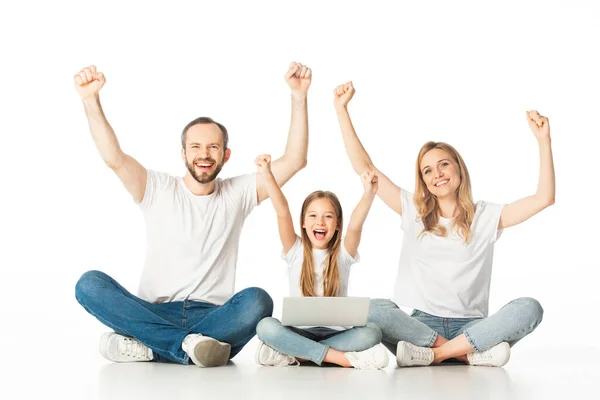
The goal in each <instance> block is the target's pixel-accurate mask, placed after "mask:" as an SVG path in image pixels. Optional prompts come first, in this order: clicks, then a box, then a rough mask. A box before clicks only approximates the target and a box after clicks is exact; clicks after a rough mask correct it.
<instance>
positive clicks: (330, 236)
mask: <svg viewBox="0 0 600 400" xmlns="http://www.w3.org/2000/svg"><path fill="white" fill-rule="evenodd" d="M256 164H257V167H258V173H259V175H260V176H261V177H262V179H263V180H264V183H265V185H266V187H267V190H268V192H269V196H270V197H271V201H272V203H273V207H274V208H275V211H276V213H277V222H278V226H279V236H280V238H281V243H282V245H283V254H284V256H283V258H284V259H285V261H286V262H287V263H288V276H289V285H290V296H346V295H347V292H348V278H349V275H350V267H351V266H352V264H354V263H355V262H357V261H358V252H357V250H358V245H359V243H360V237H361V233H362V227H363V224H364V222H365V219H366V218H367V214H368V213H369V209H370V208H371V204H372V203H373V199H374V197H375V193H376V192H377V179H376V178H375V175H374V174H372V173H371V174H369V173H366V174H364V175H363V176H362V182H363V186H364V189H365V192H364V195H363V197H362V199H361V200H360V202H359V203H358V205H357V206H356V208H355V209H354V212H353V213H352V216H351V218H350V223H349V225H348V233H347V234H346V237H345V238H344V240H342V226H343V216H342V206H341V205H340V202H339V200H338V198H337V197H336V195H335V194H333V193H331V192H324V191H316V192H313V193H311V194H310V195H309V196H308V197H307V198H306V199H305V200H304V203H303V205H302V212H301V216H300V225H301V236H297V235H296V232H295V231H294V224H293V222H292V217H291V214H290V210H289V207H288V203H287V200H286V198H285V196H284V195H283V193H282V192H281V189H280V188H279V185H278V184H277V182H276V181H275V179H274V177H273V174H272V173H271V165H270V164H271V159H270V157H269V156H267V155H264V156H259V157H258V158H257V159H256ZM256 334H257V335H258V338H259V339H260V340H261V342H260V344H259V346H258V348H257V350H256V362H257V363H258V364H261V365H265V366H288V365H297V364H298V363H299V361H303V360H310V361H312V362H314V363H315V364H317V365H321V363H322V362H328V363H333V364H337V365H340V366H342V367H354V368H358V369H379V368H383V367H385V366H387V364H388V355H387V351H386V349H385V348H384V347H383V346H381V345H379V346H377V345H378V344H379V343H380V342H381V329H379V327H378V326H377V325H375V324H374V323H371V322H369V323H367V325H366V326H364V327H354V328H350V329H347V330H346V329H344V328H342V327H339V328H337V329H334V328H331V327H312V328H305V329H300V328H295V327H286V326H283V325H282V324H281V322H279V320H277V319H275V318H272V317H267V318H264V319H262V320H261V321H260V322H259V323H258V326H257V327H256Z"/></svg>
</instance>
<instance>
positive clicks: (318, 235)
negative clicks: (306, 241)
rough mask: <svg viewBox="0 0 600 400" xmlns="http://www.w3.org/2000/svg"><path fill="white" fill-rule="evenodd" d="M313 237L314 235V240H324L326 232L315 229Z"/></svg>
mask: <svg viewBox="0 0 600 400" xmlns="http://www.w3.org/2000/svg"><path fill="white" fill-rule="evenodd" d="M313 235H315V239H317V240H323V239H325V236H326V235H327V231H326V230H325V229H315V230H314V231H313Z"/></svg>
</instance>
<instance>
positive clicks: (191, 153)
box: [182, 124, 230, 184]
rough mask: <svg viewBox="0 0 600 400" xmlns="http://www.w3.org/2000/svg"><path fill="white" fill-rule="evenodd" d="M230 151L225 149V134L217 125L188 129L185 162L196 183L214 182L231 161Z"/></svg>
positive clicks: (184, 153) (200, 125)
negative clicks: (224, 166)
mask: <svg viewBox="0 0 600 400" xmlns="http://www.w3.org/2000/svg"><path fill="white" fill-rule="evenodd" d="M229 155H230V151H229V149H224V148H223V133H222V132H221V129H219V127H218V126H217V125H215V124H198V125H194V126H192V127H191V128H189V129H188V131H187V134H186V140H185V148H184V149H183V150H182V156H183V161H184V162H185V165H186V166H187V169H188V171H190V174H191V175H192V176H193V177H194V179H195V180H196V181H198V182H199V183H202V184H206V183H210V182H212V181H213V180H214V179H215V178H216V177H217V175H219V172H221V169H222V168H223V165H224V164H225V163H226V162H227V161H228V160H229Z"/></svg>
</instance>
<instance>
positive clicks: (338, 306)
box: [281, 297, 370, 326]
mask: <svg viewBox="0 0 600 400" xmlns="http://www.w3.org/2000/svg"><path fill="white" fill-rule="evenodd" d="M369 301H370V299H369V298H368V297H284V298H283V313H282V317H281V324H282V325H284V326H364V325H366V324H367V316H368V314H369Z"/></svg>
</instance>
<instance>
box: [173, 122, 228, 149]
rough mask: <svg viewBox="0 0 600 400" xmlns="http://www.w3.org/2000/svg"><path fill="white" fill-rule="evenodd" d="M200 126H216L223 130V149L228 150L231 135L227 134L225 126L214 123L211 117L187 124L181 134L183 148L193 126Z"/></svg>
mask: <svg viewBox="0 0 600 400" xmlns="http://www.w3.org/2000/svg"><path fill="white" fill-rule="evenodd" d="M200 124H215V125H216V126H218V127H219V129H221V133H222V134H223V149H224V150H226V149H227V142H229V135H228V134H227V128H225V126H223V124H220V123H218V122H217V121H214V120H213V119H212V118H209V117H199V118H196V119H195V120H193V121H192V122H190V123H189V124H187V125H186V126H185V128H183V132H181V147H183V148H184V149H185V140H186V137H187V131H188V130H189V129H190V128H191V127H192V126H194V125H200Z"/></svg>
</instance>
